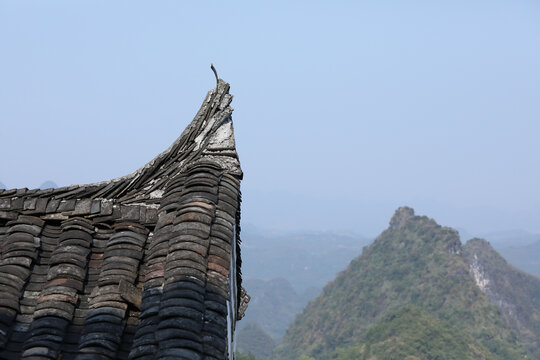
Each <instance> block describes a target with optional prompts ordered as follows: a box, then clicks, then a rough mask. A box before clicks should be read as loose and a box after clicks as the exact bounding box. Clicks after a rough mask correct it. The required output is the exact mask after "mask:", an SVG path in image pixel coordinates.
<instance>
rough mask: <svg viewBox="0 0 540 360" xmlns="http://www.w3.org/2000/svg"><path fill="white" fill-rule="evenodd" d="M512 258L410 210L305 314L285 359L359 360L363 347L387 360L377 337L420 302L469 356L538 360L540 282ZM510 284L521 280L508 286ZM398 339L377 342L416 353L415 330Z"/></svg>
mask: <svg viewBox="0 0 540 360" xmlns="http://www.w3.org/2000/svg"><path fill="white" fill-rule="evenodd" d="M480 245H481V246H480ZM494 254H496V255H497V256H498V258H497V256H495V255H494ZM501 261H502V262H501ZM503 262H504V260H503V259H502V258H501V257H500V256H499V255H498V254H497V253H496V252H495V250H493V249H492V248H491V247H490V246H489V244H487V242H485V241H480V240H472V241H471V242H470V243H468V244H465V245H463V246H462V245H461V241H460V239H459V235H458V233H457V231H456V230H454V229H451V228H448V227H443V226H440V225H438V224H437V223H436V222H435V221H434V220H431V219H429V218H427V217H425V216H424V217H421V216H415V215H414V211H413V210H412V209H410V208H406V207H404V208H400V209H398V210H397V211H396V214H395V215H394V217H393V218H392V220H391V221H390V227H389V228H388V229H387V230H385V231H384V232H383V233H382V234H381V235H380V236H379V237H378V238H377V239H376V240H375V241H374V243H373V244H372V245H370V246H369V247H366V248H365V249H364V251H363V253H362V255H361V256H359V257H358V258H356V259H354V260H353V261H352V262H351V263H350V264H349V266H348V267H347V269H346V270H344V271H343V272H341V273H340V274H339V275H338V276H337V277H336V278H335V279H334V280H333V281H331V282H330V283H329V284H328V285H327V286H325V288H324V289H323V292H322V294H321V295H320V296H319V297H318V298H316V299H315V300H314V301H312V302H311V303H310V304H309V305H308V306H307V307H306V308H305V309H304V311H303V312H302V313H301V314H300V315H299V316H297V318H296V320H295V321H294V322H293V324H292V325H291V327H290V328H289V329H288V331H287V334H286V335H285V337H284V340H283V344H282V345H281V346H280V347H279V348H278V350H277V352H276V356H275V357H276V358H278V359H297V358H299V357H300V356H301V355H304V356H306V355H307V356H312V357H314V358H316V359H318V360H319V359H321V360H324V359H330V358H332V359H338V358H339V359H348V358H351V359H353V358H356V357H354V356H353V357H347V356H348V355H347V356H346V355H343V354H346V353H347V351H349V350H351V349H356V350H355V351H361V354H362V358H366V359H379V358H380V359H382V358H384V359H387V357H384V356H383V355H381V354H383V353H384V351H383V350H384V348H381V347H379V348H378V349H379V350H380V351H379V350H378V351H379V352H373V353H372V352H370V351H371V350H370V351H367V350H366V346H367V345H368V344H370V341H371V340H370V339H369V338H368V337H367V334H369V333H370V331H372V329H373V328H374V326H375V327H376V326H378V325H380V324H382V323H384V321H385V320H384V319H387V318H386V317H387V316H388V315H389V314H392V313H396V314H401V315H400V316H406V314H409V315H407V316H410V312H407V311H401V310H400V309H404V307H407V306H413V307H416V308H419V309H422V311H424V312H425V314H424V315H425V316H424V315H423V316H422V319H435V320H433V321H434V322H435V325H434V326H435V327H436V328H437V329H443V330H444V329H450V328H455V329H458V330H459V333H460V334H461V335H460V336H461V338H460V339H462V340H463V341H462V342H461V344H462V345H461V346H462V348H461V349H459V350H460V353H461V354H468V355H463V356H465V357H464V358H465V359H468V358H471V359H473V358H474V359H476V358H485V359H494V360H495V359H501V360H502V359H505V360H509V359H532V358H538V357H537V354H538V353H537V351H538V348H539V346H538V342H537V341H535V339H538V338H539V337H540V331H539V330H538V326H539V325H540V322H539V321H538V320H537V319H536V318H535V317H537V313H538V311H539V310H540V304H538V303H537V302H536V300H534V297H535V296H536V294H537V293H536V290H535V289H536V286H540V280H539V279H538V278H537V277H534V276H531V275H528V274H525V273H523V272H520V271H517V269H514V270H512V269H513V268H511V266H510V265H508V264H506V265H504V263H505V262H504V263H503ZM503 265H504V266H503ZM496 270H500V271H496ZM510 280H512V282H514V284H512V283H511V285H510V286H506V287H504V286H503V285H504V284H505V281H506V282H508V281H510ZM531 284H534V286H531ZM516 289H517V290H516ZM531 289H532V290H531ZM519 298H523V299H522V300H521V301H517V300H518V299H519ZM536 298H539V297H538V296H536ZM505 304H506V305H505ZM505 306H506V307H505ZM527 314H529V318H528V319H527V321H525V319H524V318H523V317H527ZM535 314H536V315H535ZM426 321H428V320H426ZM433 321H432V320H429V321H428V322H433ZM439 322H440V324H439ZM397 323H400V322H399V321H398V322H397ZM390 324H392V322H390ZM441 324H442V325H441ZM382 333H383V334H384V332H382ZM389 336H390V335H389ZM392 336H393V335H392ZM446 336H451V334H446V333H441V338H445V337H446ZM390 338H392V337H389V338H388V339H386V340H385V339H384V338H378V339H377V343H378V344H387V345H390V343H394V342H395V341H398V342H399V341H401V342H402V343H403V344H404V346H403V347H402V350H403V349H413V348H415V347H414V346H413V347H411V346H408V345H410V344H408V343H407V342H410V341H416V340H414V339H412V338H410V337H408V336H407V335H406V334H405V333H402V334H400V335H399V337H398V338H393V339H394V340H393V341H392V342H388V341H387V340H389V339H390ZM472 339H474V341H473V340H472ZM372 340H373V339H372ZM405 345H407V346H405ZM471 346H472V347H471ZM416 348H417V349H420V348H421V347H416ZM347 349H348V350H347ZM362 349H363V350H362ZM381 349H382V350H381ZM525 349H526V351H525ZM435 350H436V349H429V347H428V348H425V349H424V351H426V352H429V354H428V353H411V354H409V355H410V356H413V357H412V358H415V357H414V356H419V358H426V356H428V355H429V356H433V351H435ZM351 351H352V350H351ZM366 351H367V352H366ZM404 351H405V350H404ZM411 351H412V350H411ZM414 351H417V350H414ZM336 354H337V355H336ZM339 354H342V355H343V356H345V357H340V356H342V355H339ZM358 354H360V353H358V352H357V353H356V355H355V356H357V355H358ZM377 354H378V355H377ZM473 354H474V355H473ZM402 355H403V354H402ZM336 356H337V357H336ZM351 356H352V355H351ZM374 356H375V357H374ZM378 356H383V357H382V358H381V357H378ZM437 358H441V359H450V358H453V357H437Z"/></svg>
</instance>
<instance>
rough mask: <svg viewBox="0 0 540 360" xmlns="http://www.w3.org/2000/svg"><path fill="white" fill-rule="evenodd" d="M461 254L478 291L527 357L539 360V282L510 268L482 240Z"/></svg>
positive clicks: (469, 242)
mask: <svg viewBox="0 0 540 360" xmlns="http://www.w3.org/2000/svg"><path fill="white" fill-rule="evenodd" d="M463 254H464V257H465V259H466V261H467V262H468V264H469V266H470V267H471V270H472V272H473V275H474V277H475V280H476V282H477V284H478V285H479V287H480V289H481V290H482V291H483V292H484V293H485V294H486V296H487V297H488V299H489V300H490V301H491V302H492V303H493V304H495V305H496V306H497V307H498V308H499V309H501V313H502V316H503V318H504V320H505V322H506V323H507V324H508V325H509V326H510V327H511V328H512V329H513V330H514V331H515V332H516V333H517V334H518V335H519V337H520V338H521V339H522V341H523V343H524V344H525V347H526V348H527V350H528V351H529V353H530V354H532V355H533V357H534V358H535V359H540V339H539V334H540V278H539V277H537V276H534V275H530V274H527V273H525V272H523V271H521V270H519V269H517V268H515V267H513V266H512V265H510V264H509V263H508V262H506V260H505V259H504V258H503V257H502V256H501V255H499V254H498V253H497V252H496V251H495V250H494V249H493V248H492V247H491V245H490V244H489V243H488V242H487V241H485V240H482V239H472V240H469V241H468V242H467V243H466V244H465V245H464V246H463ZM536 256H538V253H536Z"/></svg>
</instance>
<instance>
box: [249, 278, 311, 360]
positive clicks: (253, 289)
mask: <svg viewBox="0 0 540 360" xmlns="http://www.w3.org/2000/svg"><path fill="white" fill-rule="evenodd" d="M243 285H244V287H245V288H246V291H247V292H248V294H249V295H250V296H251V301H250V303H249V310H248V311H247V312H246V316H245V317H244V318H243V319H242V321H241V322H239V323H238V327H239V328H238V329H239V331H242V329H243V328H244V327H245V326H246V325H249V324H257V325H259V326H260V327H261V328H262V329H264V331H265V332H267V333H268V334H269V335H270V336H272V338H273V339H274V340H276V341H280V340H281V338H282V337H283V335H284V334H285V331H287V328H288V327H289V325H290V324H291V323H292V321H293V320H294V317H295V316H296V314H298V313H300V312H301V311H302V309H303V308H304V307H305V306H306V304H307V303H308V301H309V300H311V299H314V298H315V297H316V295H317V294H319V292H320V289H314V290H313V291H307V292H304V293H303V294H299V293H297V292H296V291H295V289H294V288H293V286H292V285H291V283H290V282H288V281H287V280H285V279H283V278H279V279H272V280H268V281H265V280H246V281H244V283H243ZM238 341H239V343H238V344H239V345H240V344H241V342H240V341H241V339H239V340H238ZM254 354H255V353H254Z"/></svg>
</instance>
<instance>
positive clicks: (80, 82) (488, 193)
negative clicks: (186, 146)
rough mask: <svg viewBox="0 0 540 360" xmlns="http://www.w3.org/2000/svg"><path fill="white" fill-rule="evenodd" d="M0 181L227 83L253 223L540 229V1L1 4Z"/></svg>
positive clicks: (64, 163) (61, 172) (120, 144)
mask: <svg viewBox="0 0 540 360" xmlns="http://www.w3.org/2000/svg"><path fill="white" fill-rule="evenodd" d="M0 46H1V52H0V54H1V56H0V125H1V129H2V130H1V139H2V140H1V143H0V147H1V150H2V154H3V155H2V163H1V164H2V165H1V167H0V181H1V182H3V183H4V184H5V185H6V186H7V187H37V186H39V185H40V184H41V183H42V182H43V181H45V180H49V179H50V180H53V181H55V182H56V183H57V184H59V185H69V184H71V183H86V182H94V181H100V180H105V179H109V178H112V177H116V176H120V175H124V174H126V173H129V172H131V171H133V170H135V169H137V168H138V167H140V166H142V165H143V164H144V163H146V162H147V161H149V160H150V159H152V158H153V157H154V156H155V155H157V154H158V153H159V152H161V151H163V150H164V149H166V148H167V147H168V146H169V144H170V143H171V142H173V141H174V139H175V138H176V137H177V136H178V135H179V134H180V133H181V131H182V130H183V129H184V127H185V126H186V125H187V124H188V123H189V121H191V119H192V117H193V115H194V114H195V112H196V111H197V109H198V107H199V105H200V102H201V101H202V99H203V97H204V95H205V94H206V91H207V90H209V89H210V88H212V87H213V86H214V82H215V80H214V78H213V74H212V73H211V71H210V69H209V66H210V63H214V64H215V66H216V67H217V69H218V72H219V75H220V77H222V78H223V79H224V80H226V81H228V82H230V83H231V93H233V94H234V95H235V100H234V102H233V106H234V107H235V109H236V110H235V112H234V114H233V119H234V123H235V132H236V138H237V147H238V151H239V153H240V159H241V164H242V167H243V169H244V172H245V181H244V183H243V193H244V207H243V219H244V221H245V222H246V223H251V224H254V225H256V226H259V227H262V228H271V229H283V230H300V229H312V230H352V231H355V232H357V233H360V234H365V235H375V234H377V233H378V232H380V231H381V230H382V229H384V228H385V227H386V224H387V222H388V220H389V217H390V216H391V215H392V213H393V211H394V210H395V208H397V207H398V206H400V205H409V206H412V207H414V208H415V209H416V211H417V213H420V214H425V215H428V216H430V217H433V218H435V219H436V220H437V221H438V222H439V223H441V224H444V225H449V226H453V227H461V228H465V229H467V230H468V231H469V232H471V233H473V234H474V233H475V232H484V231H497V230H502V229H514V228H520V229H524V230H528V231H532V232H540V190H539V187H540V166H539V163H540V161H539V155H540V141H539V134H540V65H539V64H540V3H539V2H538V1H533V0H530V1H523V0H521V1H520V0H518V1H460V0H453V1H437V2H434V1H363V2H360V1H333V2H330V1H304V2H289V1H271V2H254V1H249V2H248V1H246V2H233V1H229V2H222V1H204V2H194V1H191V2H187V1H185V2H180V1H167V2H166V1H116V2H111V1H47V2H43V1H33V2H29V1H0Z"/></svg>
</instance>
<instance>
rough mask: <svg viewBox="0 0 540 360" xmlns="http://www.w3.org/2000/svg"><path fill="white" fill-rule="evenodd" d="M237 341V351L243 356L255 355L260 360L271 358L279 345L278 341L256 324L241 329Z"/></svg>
mask: <svg viewBox="0 0 540 360" xmlns="http://www.w3.org/2000/svg"><path fill="white" fill-rule="evenodd" d="M236 340H237V345H236V351H238V352H239V353H241V354H253V355H255V356H256V357H260V358H267V357H269V356H270V355H271V354H272V350H274V348H275V347H276V345H277V343H276V341H275V340H274V339H272V337H271V336H270V335H268V333H267V332H266V331H264V329H262V328H261V327H260V326H259V325H256V324H250V325H248V326H245V327H243V328H242V329H240V330H239V331H238V334H237V336H236Z"/></svg>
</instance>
